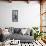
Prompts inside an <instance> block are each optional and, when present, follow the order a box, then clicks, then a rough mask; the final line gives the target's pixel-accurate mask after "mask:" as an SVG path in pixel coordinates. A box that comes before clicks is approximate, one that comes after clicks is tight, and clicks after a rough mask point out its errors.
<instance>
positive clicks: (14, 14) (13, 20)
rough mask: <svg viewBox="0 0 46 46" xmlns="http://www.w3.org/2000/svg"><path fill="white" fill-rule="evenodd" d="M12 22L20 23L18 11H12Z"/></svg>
mask: <svg viewBox="0 0 46 46" xmlns="http://www.w3.org/2000/svg"><path fill="white" fill-rule="evenodd" d="M12 22H18V10H12Z"/></svg>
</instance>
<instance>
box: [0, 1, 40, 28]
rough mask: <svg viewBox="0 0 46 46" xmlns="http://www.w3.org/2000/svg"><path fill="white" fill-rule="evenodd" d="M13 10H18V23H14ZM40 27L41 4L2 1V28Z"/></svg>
mask: <svg viewBox="0 0 46 46" xmlns="http://www.w3.org/2000/svg"><path fill="white" fill-rule="evenodd" d="M12 10H18V22H12ZM11 26H12V27H32V26H40V4H39V3H38V2H35V1H34V2H30V3H29V4H27V3H26V2H20V1H18V2H17V1H15V2H14V1H13V2H12V3H8V2H1V1H0V27H11Z"/></svg>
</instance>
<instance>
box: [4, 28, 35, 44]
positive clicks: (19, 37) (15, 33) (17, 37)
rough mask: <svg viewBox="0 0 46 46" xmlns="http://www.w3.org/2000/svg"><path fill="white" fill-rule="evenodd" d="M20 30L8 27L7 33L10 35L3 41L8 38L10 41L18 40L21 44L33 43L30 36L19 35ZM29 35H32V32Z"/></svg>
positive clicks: (32, 38)
mask: <svg viewBox="0 0 46 46" xmlns="http://www.w3.org/2000/svg"><path fill="white" fill-rule="evenodd" d="M21 29H22V28H13V27H10V28H9V32H10V33H11V34H10V35H9V36H7V37H5V39H8V38H10V40H12V39H15V40H20V42H21V43H30V42H33V40H34V37H33V36H32V35H31V36H30V35H28V34H24V35H23V34H22V33H21ZM23 29H26V28H23ZM30 33H32V31H31V32H30Z"/></svg>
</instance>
